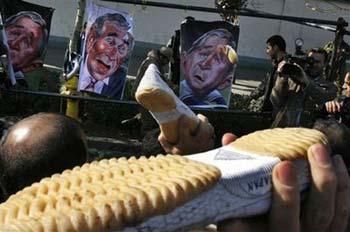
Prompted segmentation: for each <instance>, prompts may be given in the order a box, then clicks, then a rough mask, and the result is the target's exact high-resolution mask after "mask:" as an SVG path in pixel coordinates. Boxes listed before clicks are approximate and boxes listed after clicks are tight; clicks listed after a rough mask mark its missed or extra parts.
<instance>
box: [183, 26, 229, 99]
mask: <svg viewBox="0 0 350 232" xmlns="http://www.w3.org/2000/svg"><path fill="white" fill-rule="evenodd" d="M225 45H230V46H231V47H232V48H234V49H235V48H236V44H235V42H234V38H233V35H232V34H231V33H230V32H229V31H228V30H226V29H215V30H211V31H208V32H207V33H205V34H203V35H202V36H201V37H199V38H198V39H197V40H196V41H194V42H193V44H192V46H191V47H190V49H188V51H187V52H183V53H182V55H181V56H182V57H181V62H182V68H183V72H184V77H185V79H186V82H187V84H188V85H189V87H190V88H191V89H192V91H193V94H194V95H196V96H198V97H204V96H206V95H208V94H209V93H210V92H212V91H213V90H215V89H219V90H221V89H224V88H226V87H228V86H230V85H231V81H232V77H233V68H234V64H232V63H231V62H230V60H229V59H228V57H227V53H226V52H225Z"/></svg>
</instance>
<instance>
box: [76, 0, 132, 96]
mask: <svg viewBox="0 0 350 232" xmlns="http://www.w3.org/2000/svg"><path fill="white" fill-rule="evenodd" d="M87 14H88V22H87V27H86V37H85V42H84V45H83V46H84V47H83V61H82V63H81V66H80V75H79V90H80V91H86V92H93V93H95V94H98V95H102V96H106V97H110V98H114V99H121V98H122V96H123V91H124V86H125V82H126V74H127V67H128V63H129V57H130V55H131V51H132V49H133V45H134V37H133V33H132V32H133V21H132V18H131V16H130V15H129V14H128V13H126V12H122V11H118V10H115V9H110V8H106V7H102V6H99V5H96V4H94V3H92V2H90V3H89V4H88V6H87Z"/></svg>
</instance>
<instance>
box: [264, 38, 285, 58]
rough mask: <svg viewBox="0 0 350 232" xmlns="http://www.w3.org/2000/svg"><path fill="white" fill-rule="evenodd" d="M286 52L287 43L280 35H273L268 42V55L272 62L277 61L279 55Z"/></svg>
mask: <svg viewBox="0 0 350 232" xmlns="http://www.w3.org/2000/svg"><path fill="white" fill-rule="evenodd" d="M285 52H286V41H285V40H284V39H283V37H282V36H280V35H273V36H271V37H270V38H268V39H267V40H266V53H267V54H268V55H269V56H270V58H271V60H277V59H278V56H279V53H285Z"/></svg>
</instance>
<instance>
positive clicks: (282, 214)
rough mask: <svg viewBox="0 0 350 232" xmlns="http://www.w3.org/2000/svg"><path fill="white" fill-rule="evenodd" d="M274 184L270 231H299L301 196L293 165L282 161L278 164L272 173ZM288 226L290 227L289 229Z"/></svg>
mask: <svg viewBox="0 0 350 232" xmlns="http://www.w3.org/2000/svg"><path fill="white" fill-rule="evenodd" d="M272 182H273V192H272V204H271V211H270V226H271V227H270V231H285V232H287V231H290V232H292V231H293V232H294V231H299V228H300V225H299V214H300V195H299V186H298V178H297V172H296V169H295V167H294V165H293V163H292V162H290V161H282V162H281V163H278V164H276V166H275V167H274V169H273V172H272ZM286 209H287V210H286ZM286 225H289V226H288V228H286Z"/></svg>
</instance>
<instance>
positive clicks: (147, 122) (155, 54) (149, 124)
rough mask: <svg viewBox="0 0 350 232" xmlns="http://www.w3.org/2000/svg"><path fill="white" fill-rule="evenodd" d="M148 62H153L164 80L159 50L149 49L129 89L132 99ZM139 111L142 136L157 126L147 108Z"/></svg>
mask: <svg viewBox="0 0 350 232" xmlns="http://www.w3.org/2000/svg"><path fill="white" fill-rule="evenodd" d="M150 64H154V65H156V66H157V68H158V70H159V72H160V74H161V75H160V76H161V78H162V79H163V80H164V76H163V74H164V70H163V68H162V66H161V63H160V59H159V51H158V50H151V51H150V52H148V54H147V58H146V59H145V60H144V61H143V62H142V63H141V65H140V67H139V69H138V71H137V74H136V80H135V82H134V84H133V86H132V90H131V96H132V98H133V99H135V93H136V91H137V88H138V87H139V85H140V82H141V80H142V78H143V76H144V74H145V72H146V70H147V68H148V66H149V65H150ZM140 113H141V122H142V126H141V135H142V136H144V135H146V134H147V133H148V132H149V131H151V130H153V129H155V128H158V124H157V122H156V121H155V120H154V118H153V116H152V115H151V114H150V113H149V112H148V110H147V109H144V108H140Z"/></svg>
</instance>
